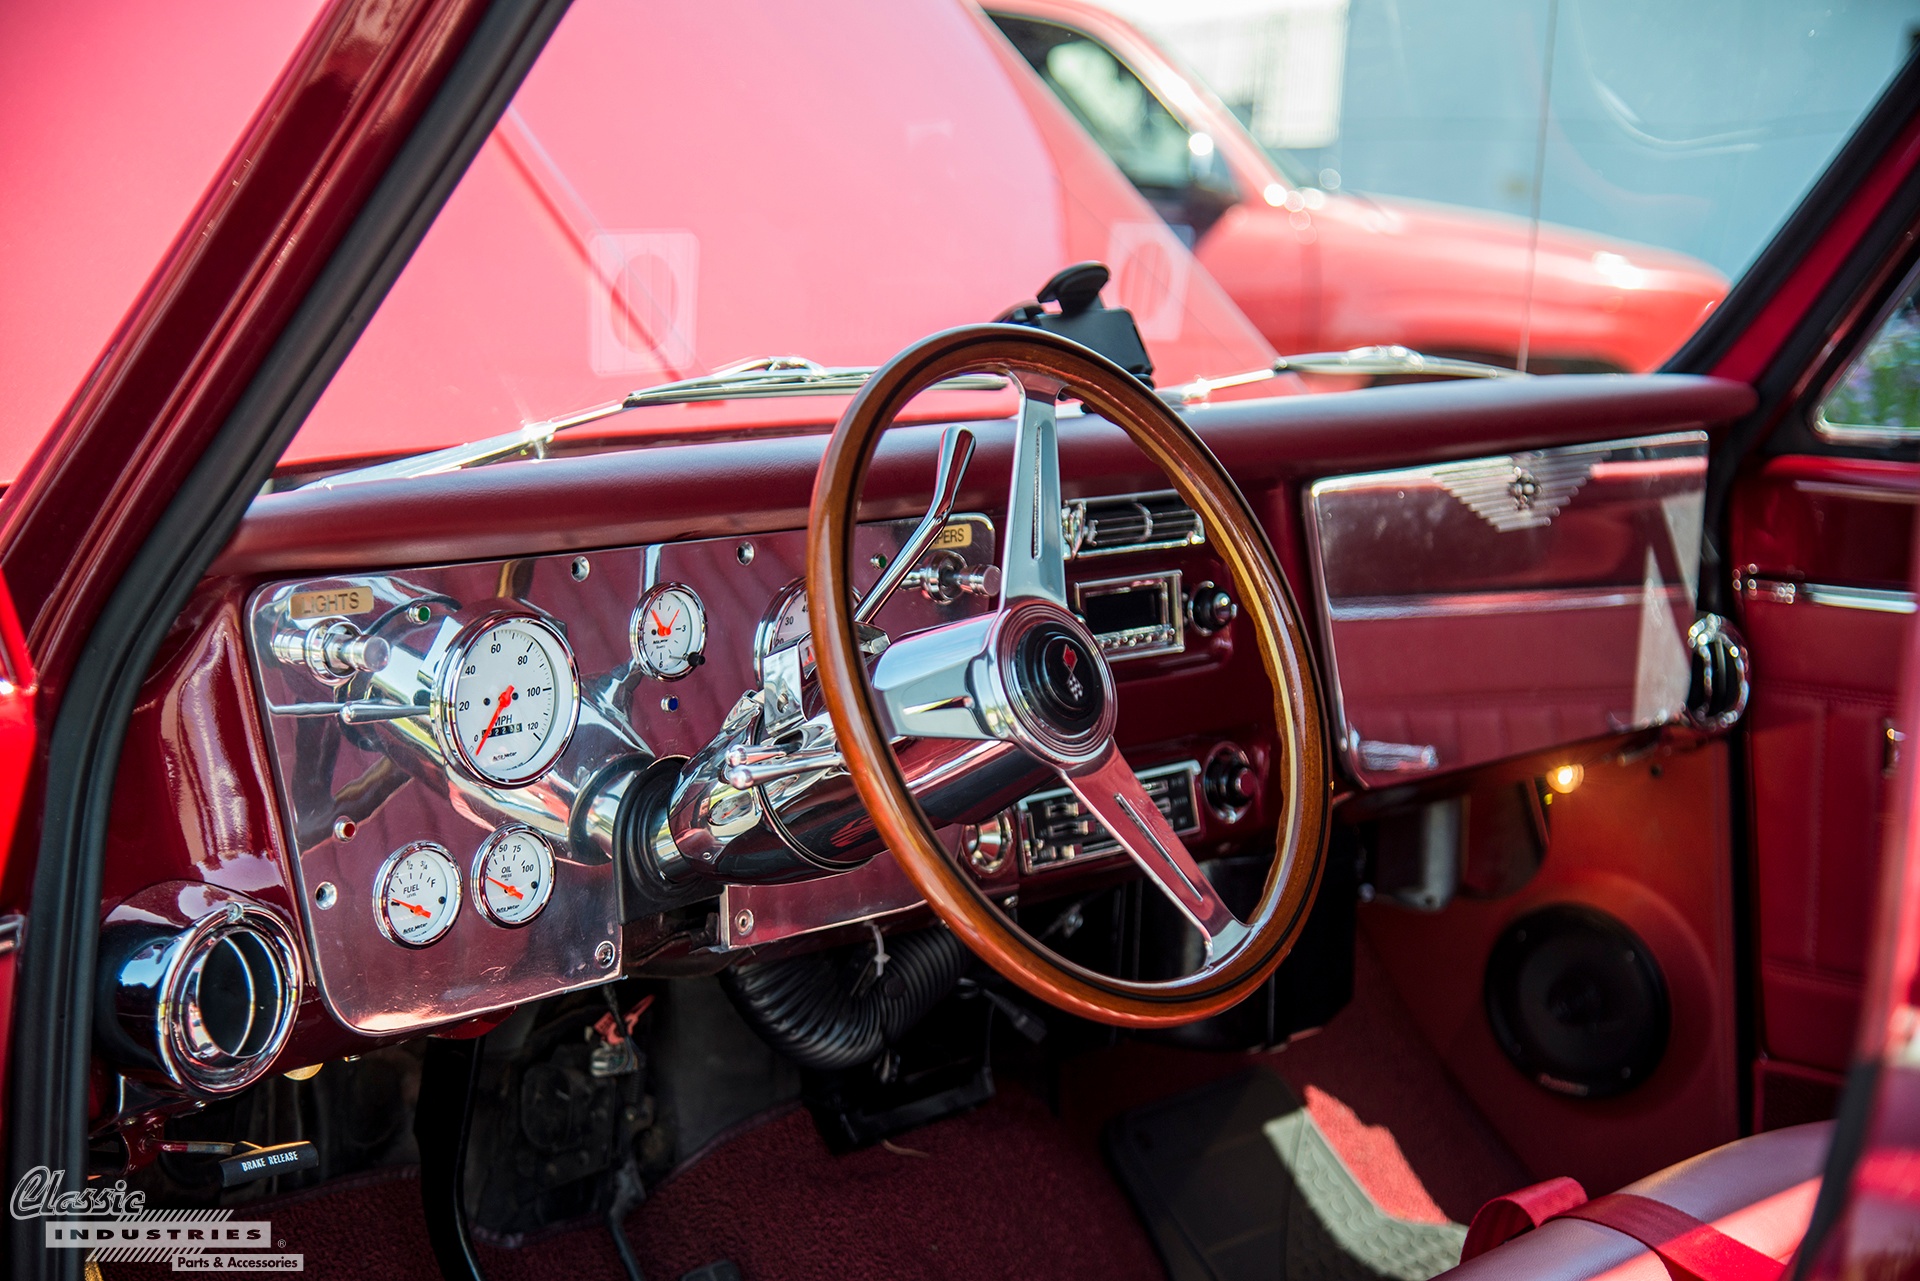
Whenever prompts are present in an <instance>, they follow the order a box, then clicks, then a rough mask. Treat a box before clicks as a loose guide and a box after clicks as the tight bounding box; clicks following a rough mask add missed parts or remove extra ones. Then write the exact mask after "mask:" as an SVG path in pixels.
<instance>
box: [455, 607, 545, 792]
mask: <svg viewBox="0 0 1920 1281" xmlns="http://www.w3.org/2000/svg"><path fill="white" fill-rule="evenodd" d="M438 694H439V697H438V699H437V700H436V702H435V706H434V718H433V723H434V732H435V733H436V734H437V735H438V736H439V738H440V745H441V748H442V749H443V750H444V751H445V752H446V753H447V756H448V757H449V759H451V760H452V761H453V762H455V763H456V764H458V765H459V766H460V767H461V768H462V769H464V770H466V772H467V773H469V774H471V775H472V776H473V777H474V778H476V779H478V780H479V781H480V782H482V783H491V784H493V785H494V786H496V787H524V786H525V785H527V784H528V783H531V782H533V781H534V780H535V779H537V778H539V777H540V776H541V775H542V774H545V773H546V772H547V770H548V769H549V768H551V767H552V765H553V763H554V761H556V760H558V759H559V757H560V753H562V752H564V751H566V750H567V741H568V740H569V739H570V738H572V737H573V726H574V722H575V720H577V719H578V717H579V715H580V676H579V672H578V670H577V669H576V668H575V666H574V662H573V651H572V650H571V649H569V648H568V647H567V641H566V638H565V637H563V636H562V635H561V634H560V632H559V629H557V628H556V627H554V625H553V624H552V623H549V622H547V621H546V620H545V619H543V618H536V617H534V616H533V615H531V614H495V615H493V616H492V617H490V618H486V619H482V620H481V621H480V622H478V623H476V624H474V625H473V626H471V627H469V628H467V630H466V631H464V632H462V633H461V634H460V636H459V637H457V638H456V639H455V640H454V643H453V645H452V646H451V647H450V648H449V650H448V652H447V660H446V665H445V667H443V668H442V669H441V672H440V683H439V690H438Z"/></svg>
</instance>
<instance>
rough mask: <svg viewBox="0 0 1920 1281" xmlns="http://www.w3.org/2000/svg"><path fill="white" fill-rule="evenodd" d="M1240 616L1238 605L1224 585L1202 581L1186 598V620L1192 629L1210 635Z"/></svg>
mask: <svg viewBox="0 0 1920 1281" xmlns="http://www.w3.org/2000/svg"><path fill="white" fill-rule="evenodd" d="M1239 616H1240V606H1239V605H1238V604H1237V603H1235V601H1234V599H1233V597H1232V596H1231V595H1230V594H1228V592H1227V589H1226V588H1224V587H1216V586H1215V585H1214V584H1212V583H1202V584H1200V585H1199V586H1198V587H1196V588H1194V589H1193V595H1191V596H1189V597H1188V598H1187V621H1188V622H1189V623H1191V624H1193V629H1194V630H1195V631H1198V632H1206V633H1208V634H1209V635H1211V634H1212V633H1214V632H1217V631H1219V630H1220V629H1221V628H1223V627H1225V626H1226V625H1227V624H1228V623H1231V622H1232V621H1233V620H1234V619H1236V618H1238V617H1239Z"/></svg>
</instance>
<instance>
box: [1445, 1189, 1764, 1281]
mask: <svg viewBox="0 0 1920 1281" xmlns="http://www.w3.org/2000/svg"><path fill="white" fill-rule="evenodd" d="M1553 1219H1584V1220H1585V1221H1586V1222H1588V1223H1597V1224H1599V1225H1600V1226H1601V1227H1603V1228H1612V1229H1613V1230H1614V1231H1615V1232H1618V1233H1620V1234H1622V1235H1623V1236H1629V1237H1632V1238H1633V1239H1634V1240H1635V1241H1638V1242H1639V1243H1640V1244H1641V1245H1644V1246H1645V1247H1647V1249H1649V1250H1651V1251H1653V1253H1654V1254H1655V1255H1656V1256H1657V1257H1658V1258H1659V1260H1660V1262H1661V1263H1662V1264H1664V1265H1665V1266H1666V1269H1667V1275H1668V1276H1669V1277H1671V1278H1672V1281H1780V1278H1781V1276H1782V1275H1783V1274H1784V1273H1785V1271H1786V1267H1787V1265H1786V1264H1784V1263H1781V1262H1779V1261H1777V1260H1775V1259H1771V1258H1768V1257H1767V1256H1766V1255H1764V1254H1762V1253H1760V1251H1758V1250H1756V1249H1754V1248H1753V1247H1752V1246H1750V1245H1748V1244H1746V1243H1745V1242H1743V1241H1737V1240H1735V1239H1734V1238H1732V1237H1730V1236H1728V1235H1727V1234H1726V1233H1724V1232H1722V1231H1721V1230H1720V1229H1719V1228H1716V1227H1714V1226H1713V1225H1712V1224H1711V1223H1706V1222H1703V1221H1702V1220H1700V1219H1696V1218H1694V1217H1693V1216H1692V1215H1691V1214H1688V1213H1687V1212H1686V1211H1685V1210H1677V1209H1675V1208H1674V1207H1673V1206H1670V1205H1668V1204H1666V1203H1665V1202H1664V1201H1655V1200H1653V1199H1652V1198H1651V1197H1644V1196H1638V1195H1635V1194H1634V1193H1631V1192H1616V1193H1614V1194H1612V1195H1611V1196H1603V1197H1601V1198H1600V1199H1598V1200H1597V1201H1589V1200H1587V1194H1586V1191H1585V1190H1584V1189H1583V1188H1581V1186H1580V1185H1579V1184H1578V1183H1576V1182H1574V1181H1573V1180H1572V1179H1548V1180H1547V1181H1546V1182H1545V1183H1536V1184H1534V1185H1533V1186H1531V1187H1525V1188H1521V1189H1520V1190H1519V1191H1518V1192H1509V1193H1508V1194H1507V1195H1505V1196H1501V1197H1495V1198H1494V1199H1493V1200H1491V1201H1489V1202H1487V1203H1486V1204H1485V1205H1483V1206H1481V1207H1480V1212H1479V1213H1478V1214H1476V1215H1474V1216H1473V1225H1472V1226H1471V1227H1469V1228H1468V1229H1467V1239H1466V1241H1465V1242H1464V1243H1463V1244H1462V1245H1461V1247H1460V1262H1462V1263H1465V1262H1466V1261H1467V1260H1469V1259H1472V1258H1476V1257H1478V1256H1480V1255H1482V1254H1485V1253H1486V1252H1487V1251H1489V1250H1491V1249H1493V1248H1494V1247H1495V1246H1499V1245H1503V1244H1505V1243H1506V1242H1508V1241H1511V1240H1512V1239H1513V1238H1515V1237H1517V1236H1519V1235H1521V1234H1522V1233H1524V1232H1529V1231H1531V1230H1532V1229H1534V1228H1537V1227H1539V1226H1541V1225H1542V1224H1544V1223H1547V1222H1549V1221H1551V1220H1553Z"/></svg>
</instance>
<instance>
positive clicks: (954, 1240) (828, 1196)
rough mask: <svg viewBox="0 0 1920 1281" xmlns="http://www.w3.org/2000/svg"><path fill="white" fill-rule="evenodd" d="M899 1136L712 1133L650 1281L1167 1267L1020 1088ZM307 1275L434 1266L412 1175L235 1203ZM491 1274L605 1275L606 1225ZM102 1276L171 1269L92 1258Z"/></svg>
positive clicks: (503, 1261)
mask: <svg viewBox="0 0 1920 1281" xmlns="http://www.w3.org/2000/svg"><path fill="white" fill-rule="evenodd" d="M898 1145H899V1146H901V1147H907V1148H911V1149H913V1150H915V1151H917V1152H922V1153H924V1154H925V1155H924V1156H902V1155H897V1154H896V1153H894V1152H890V1151H887V1150H886V1149H885V1148H871V1149H868V1150H867V1151H864V1152H856V1153H854V1154H852V1155H850V1156H845V1157H834V1156H832V1155H831V1154H829V1153H828V1152H827V1149H826V1145H825V1144H823V1143H822V1142H821V1141H820V1138H819V1136H818V1135H817V1134H816V1133H815V1131H814V1128H813V1123H812V1121H811V1120H810V1119H809V1118H808V1117H807V1115H806V1114H805V1113H804V1112H800V1111H794V1112H789V1113H787V1114H785V1115H783V1116H779V1117H776V1118H775V1119H773V1120H771V1121H768V1122H766V1123H765V1124H763V1125H760V1126H758V1127H756V1128H754V1129H751V1130H749V1131H747V1132H745V1133H743V1134H740V1135H737V1136H735V1137H734V1138H733V1139H731V1140H729V1141H727V1142H725V1143H723V1144H721V1145H720V1146H719V1147H718V1148H716V1149H714V1150H713V1151H711V1152H709V1153H708V1154H707V1155H706V1156H705V1157H704V1158H702V1159H701V1160H699V1161H697V1162H695V1163H694V1164H693V1165H692V1166H691V1167H690V1168H688V1169H686V1170H684V1171H683V1172H682V1173H681V1174H679V1175H678V1176H677V1177H675V1178H673V1179H670V1180H669V1181H668V1182H667V1183H666V1184H665V1185H663V1186H662V1187H661V1188H660V1189H659V1190H658V1191H657V1192H656V1193H655V1194H654V1196H653V1198H652V1199H651V1200H650V1201H648V1202H647V1204H646V1205H644V1206H642V1207H641V1208H640V1210H639V1211H638V1212H637V1213H636V1214H635V1215H634V1216H633V1217H632V1218H631V1219H630V1220H629V1221H628V1230H629V1233H630V1235H631V1238H632V1240H633V1243H634V1251H635V1253H636V1255H637V1256H638V1257H639V1259H640V1265H641V1267H642V1268H643V1269H644V1270H645V1272H646V1275H647V1281H676V1279H677V1278H678V1277H679V1276H680V1275H681V1274H682V1273H684V1272H686V1271H688V1270H689V1269H691V1268H695V1267H698V1266H700V1265H702V1264H705V1263H710V1262H712V1261H713V1260H715V1259H719V1258H730V1259H732V1260H733V1261H734V1262H735V1263H737V1264H738V1265H740V1269H741V1272H742V1274H743V1275H744V1276H745V1278H746V1281H814V1279H816V1278H817V1279H819V1281H828V1279H829V1278H831V1279H833V1281H841V1279H843V1278H868V1277H871V1278H887V1279H889V1281H921V1279H924V1281H986V1279H987V1278H993V1279H994V1281H1000V1279H1001V1278H1007V1277H1048V1278H1061V1279H1063V1281H1067V1279H1071V1278H1087V1279H1088V1281H1135V1279H1136V1278H1137V1279H1139V1281H1161V1279H1162V1278H1164V1276H1165V1273H1164V1272H1163V1271H1162V1270H1161V1267H1160V1264H1159V1261H1158V1260H1157V1259H1156V1258H1155V1257H1154V1253H1153V1247H1152V1245H1151V1244H1150V1243H1149V1241H1148V1240H1147V1236H1146V1233H1145V1232H1144V1231H1143V1230H1142V1229H1141V1227H1140V1225H1139V1223H1138V1221H1137V1220H1136V1219H1135V1218H1134V1215H1133V1211H1132V1210H1131V1209H1130V1208H1129V1207H1128V1205H1127V1202H1126V1198H1125V1196H1124V1194H1122V1192H1121V1191H1120V1189H1119V1187H1118V1186H1117V1185H1116V1184H1115V1183H1114V1182H1113V1180H1112V1178H1111V1177H1110V1176H1109V1175H1108V1174H1107V1172H1106V1171H1105V1169H1104V1168H1103V1167H1102V1166H1101V1164H1100V1162H1099V1159H1098V1157H1096V1156H1095V1155H1094V1154H1093V1153H1092V1152H1091V1151H1089V1150H1087V1149H1086V1148H1084V1147H1082V1146H1081V1145H1079V1144H1077V1143H1075V1142H1074V1141H1073V1138H1072V1136H1071V1135H1070V1134H1069V1133H1068V1131H1067V1130H1066V1129H1065V1128H1064V1127H1063V1126H1061V1125H1060V1123H1059V1122H1058V1121H1056V1120H1054V1119H1053V1117H1052V1116H1051V1115H1050V1114H1049V1113H1048V1112H1047V1110H1046V1109H1045V1108H1044V1107H1043V1106H1042V1105H1041V1104H1040V1103H1039V1102H1038V1101H1037V1100H1035V1099H1034V1098H1033V1097H1032V1096H1031V1095H1028V1094H1026V1093H1024V1092H1021V1091H1018V1090H1015V1089H1007V1090H1004V1091H1003V1092H1002V1094H1001V1095H1000V1097H999V1098H997V1099H995V1100H994V1101H993V1102H991V1103H989V1104H987V1105H986V1106H985V1107H983V1108H981V1109H980V1110H979V1111H977V1112H973V1113H970V1114H968V1115H965V1116H959V1117H954V1118H951V1119H949V1120H946V1121H941V1122H938V1123H936V1124H934V1125H930V1126H927V1127H926V1128H924V1129H921V1130H917V1131H914V1132H913V1133H912V1134H910V1135H907V1136H905V1137H904V1138H902V1139H901V1140H899V1144H898ZM241 1217H245V1218H249V1219H269V1220H271V1221H272V1223H273V1227H274V1235H275V1236H276V1237H279V1238H284V1239H285V1241H286V1243H287V1244H286V1246H285V1249H286V1250H288V1251H297V1252H300V1253H303V1254H305V1255H306V1273H305V1275H307V1276H309V1277H317V1278H333V1277H370V1276H378V1277H431V1276H434V1275H436V1270H435V1268H434V1263H433V1257H432V1255H431V1253H430V1252H429V1251H428V1249H427V1242H426V1228H425V1225H424V1223H423V1222H422V1219H421V1215H420V1199H419V1188H418V1184H417V1183H416V1182H415V1181H414V1180H413V1179H412V1178H411V1177H405V1176H402V1177H390V1178H387V1179H384V1180H381V1181H375V1182H362V1183H357V1184H355V1183H348V1184H342V1185H334V1186H332V1187H329V1188H324V1189H316V1190H315V1191H314V1192H311V1193H307V1194H304V1195H299V1196H293V1197H288V1198H285V1199H283V1200H281V1201H279V1202H276V1203H272V1204H265V1205H261V1206H256V1207H249V1208H248V1209H247V1210H246V1211H245V1212H244V1214H243V1215H242V1216H241ZM480 1254H481V1264H482V1266H483V1268H484V1269H485V1271H486V1275H487V1277H488V1278H489V1281H563V1279H564V1281H595V1279H603V1278H604V1279H606V1281H617V1279H618V1278H620V1277H622V1275H623V1274H622V1273H621V1271H620V1264H619V1260H618V1258H617V1256H616V1255H615V1254H614V1250H613V1244H612V1242H611V1241H610V1240H609V1239H608V1237H607V1234H606V1233H605V1232H604V1231H602V1230H600V1229H598V1228H575V1229H572V1230H569V1231H566V1232H562V1233H557V1234H555V1235H552V1236H549V1237H546V1238H543V1239H541V1240H538V1241H536V1242H533V1243H531V1244H528V1245H525V1246H523V1247H521V1248H519V1249H513V1250H506V1249H487V1248H484V1247H483V1248H482V1249H481V1252H480ZM103 1270H104V1272H105V1273H106V1275H107V1276H108V1277H109V1278H121V1277H136V1276H152V1277H156V1278H157V1277H159V1276H160V1275H162V1274H165V1275H168V1276H172V1275H175V1274H173V1273H171V1272H170V1271H168V1270H167V1269H166V1268H164V1267H162V1266H156V1265H144V1266H141V1267H137V1268H136V1267H127V1266H121V1267H116V1266H113V1265H107V1266H106V1267H105V1268H104V1269H103Z"/></svg>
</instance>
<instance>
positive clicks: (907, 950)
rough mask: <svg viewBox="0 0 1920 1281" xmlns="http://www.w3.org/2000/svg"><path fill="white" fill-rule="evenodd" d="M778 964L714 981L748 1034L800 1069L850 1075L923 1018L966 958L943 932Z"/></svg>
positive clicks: (750, 966)
mask: <svg viewBox="0 0 1920 1281" xmlns="http://www.w3.org/2000/svg"><path fill="white" fill-rule="evenodd" d="M881 954H882V953H881V952H880V950H879V940H878V939H876V940H875V943H874V944H872V945H866V946H862V947H856V948H852V949H848V950H844V951H836V952H823V953H818V954H816V955H813V956H800V957H793V958H791V959H788V960H782V961H759V962H747V963H744V964H741V965H736V966H734V967H733V968H732V969H731V970H727V971H725V972H723V973H722V974H721V976H720V983H721V986H722V987H724V988H725V989H726V992H727V995H728V996H729V997H731V998H732V999H733V1004H734V1006H735V1008H737V1009H738V1010H739V1011H740V1014H741V1017H743V1018H745V1019H746V1021H747V1024H748V1026H750V1027H752V1028H753V1030H754V1031H755V1032H757V1033H759V1034H760V1036H761V1038H762V1039H764V1040H765V1041H766V1042H767V1044H769V1045H771V1046H772V1047H773V1048H774V1049H776V1050H778V1051H780V1052H781V1053H782V1054H784V1055H786V1056H787V1057H788V1058H790V1059H792V1060H793V1061H794V1062H796V1063H798V1064H800V1065H801V1066H802V1067H809V1068H816V1069H821V1070H834V1069H839V1068H850V1067H855V1066H857V1065H859V1064H861V1063H867V1062H871V1061H872V1060H873V1059H874V1058H875V1057H877V1056H878V1055H879V1054H880V1052H881V1051H882V1050H884V1049H886V1048H887V1047H888V1046H889V1045H891V1044H893V1042H895V1041H896V1040H898V1039H899V1038H900V1037H901V1036H903V1035H904V1034H905V1033H906V1032H907V1030H908V1029H909V1028H911V1027H912V1026H913V1025H914V1024H916V1023H918V1022H919V1021H920V1020H921V1019H923V1018H925V1017H926V1015H927V1012H928V1011H929V1010H931V1009H932V1008H933V1007H934V1006H935V1005H936V1004H937V1003H938V1002H939V1001H940V999H941V998H942V997H944V996H945V995H946V994H947V993H948V992H951V991H952V990H953V987H954V984H956V983H958V982H959V981H960V975H961V974H962V972H963V971H964V970H965V969H966V964H967V959H968V953H967V949H966V948H965V947H964V946H962V944H961V943H960V940H958V939H956V938H955V937H954V936H953V935H952V934H950V933H948V932H947V931H946V930H945V929H944V928H940V927H936V928H934V929H930V930H922V931H920V932H918V933H915V934H901V935H896V936H894V937H892V938H889V939H887V940H885V951H884V955H885V957H886V962H885V964H884V966H883V968H881V970H880V972H879V974H878V975H873V974H872V973H871V971H872V970H873V967H874V963H875V961H876V960H877V959H878V956H879V955H881Z"/></svg>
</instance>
